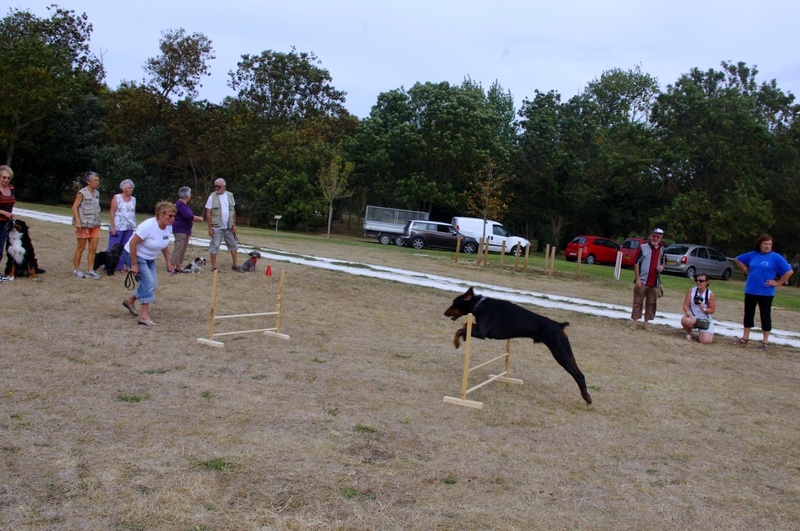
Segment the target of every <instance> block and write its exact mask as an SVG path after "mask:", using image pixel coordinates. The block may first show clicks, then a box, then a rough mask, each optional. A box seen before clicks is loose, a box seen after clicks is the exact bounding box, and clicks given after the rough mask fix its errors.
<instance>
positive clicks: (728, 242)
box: [653, 62, 797, 250]
mask: <svg viewBox="0 0 800 531" xmlns="http://www.w3.org/2000/svg"><path fill="white" fill-rule="evenodd" d="M757 73H758V71H757V69H756V68H750V67H748V66H746V65H745V64H743V63H737V64H733V63H727V62H725V63H722V70H714V69H709V70H708V71H706V72H702V71H700V70H698V69H696V68H695V69H692V70H691V71H690V72H689V73H688V74H685V75H683V76H681V78H680V79H679V80H678V81H677V82H676V83H675V85H670V86H668V87H667V91H666V92H665V93H664V94H662V95H661V96H659V98H658V100H657V103H656V105H655V107H654V111H653V116H654V120H655V122H656V126H657V133H658V135H659V139H660V144H661V146H660V147H661V153H660V155H661V157H660V164H659V177H660V178H661V180H662V182H663V183H665V188H666V189H668V190H670V191H672V192H673V196H672V201H671V204H669V205H668V206H666V207H665V208H663V209H662V211H661V212H660V213H659V214H658V215H659V216H660V217H661V218H662V219H665V220H666V219H668V220H670V232H671V233H672V234H674V235H675V237H676V238H680V239H687V240H689V241H698V242H702V243H706V244H714V245H717V246H719V247H721V248H722V249H723V250H725V249H728V248H731V247H735V246H739V245H741V244H742V243H743V242H748V244H749V242H750V241H752V240H753V236H754V235H757V234H759V233H762V232H764V231H766V230H768V229H769V228H770V227H771V226H772V225H773V223H774V219H775V217H774V212H773V210H772V202H771V198H772V197H774V194H773V193H772V192H771V191H769V190H770V189H769V188H768V186H767V184H768V182H769V181H770V179H771V171H770V161H773V160H774V156H773V152H774V148H773V146H774V141H775V137H774V131H775V130H780V129H783V128H784V127H785V126H786V124H787V123H790V122H791V120H792V117H793V116H796V113H797V109H796V107H795V106H793V105H791V99H792V98H788V97H785V96H784V97H782V95H781V94H779V93H778V92H777V91H776V87H775V86H774V83H764V84H761V85H759V84H758V83H757V82H756V75H757ZM684 194H690V195H684ZM697 205H706V207H705V208H702V207H700V206H697Z"/></svg>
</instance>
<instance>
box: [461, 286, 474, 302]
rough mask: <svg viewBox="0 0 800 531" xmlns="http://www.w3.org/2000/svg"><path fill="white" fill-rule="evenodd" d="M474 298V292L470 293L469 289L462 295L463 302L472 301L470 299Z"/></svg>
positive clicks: (470, 289)
mask: <svg viewBox="0 0 800 531" xmlns="http://www.w3.org/2000/svg"><path fill="white" fill-rule="evenodd" d="M474 296H475V292H474V291H472V288H469V289H468V290H467V292H466V293H465V294H464V300H465V301H468V300H471V299H472V297H474Z"/></svg>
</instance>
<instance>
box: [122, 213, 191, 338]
mask: <svg viewBox="0 0 800 531" xmlns="http://www.w3.org/2000/svg"><path fill="white" fill-rule="evenodd" d="M176 212H177V209H176V208H175V204H174V203H170V202H169V201H160V202H159V203H158V204H157V205H156V216H155V217H154V218H150V219H147V220H145V221H144V222H142V223H141V224H140V225H139V226H138V227H137V228H136V232H134V233H133V236H132V237H131V239H130V240H128V243H126V244H125V252H124V253H123V254H122V258H123V259H124V260H125V265H127V266H128V268H129V269H130V271H131V273H133V274H134V276H136V279H137V280H138V281H139V287H138V288H136V291H134V292H133V295H131V296H130V297H127V298H126V299H125V300H124V301H122V305H123V306H124V307H125V308H126V309H127V310H128V311H129V312H130V313H131V315H134V316H136V315H138V316H139V324H140V325H143V326H156V323H155V322H154V321H153V320H152V319H150V303H152V302H155V300H156V297H155V293H156V288H157V287H158V277H157V276H156V269H157V268H156V256H158V252H159V251H161V254H163V255H164V259H165V260H166V261H167V270H168V271H169V272H170V273H172V272H173V266H172V263H170V260H169V237H170V235H171V234H172V222H173V221H175V213H176ZM136 299H139V302H141V304H142V306H141V310H140V312H137V311H136V308H135V304H136Z"/></svg>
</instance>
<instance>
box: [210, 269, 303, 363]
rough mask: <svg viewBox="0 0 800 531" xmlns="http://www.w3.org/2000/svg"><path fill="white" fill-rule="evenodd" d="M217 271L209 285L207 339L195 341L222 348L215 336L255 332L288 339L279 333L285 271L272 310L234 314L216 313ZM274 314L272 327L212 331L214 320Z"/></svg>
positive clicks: (221, 343)
mask: <svg viewBox="0 0 800 531" xmlns="http://www.w3.org/2000/svg"><path fill="white" fill-rule="evenodd" d="M218 276H219V271H214V281H213V282H212V287H211V315H210V316H209V319H208V339H206V338H204V337H198V338H197V342H198V343H200V344H201V345H208V346H211V347H217V348H223V347H225V343H223V342H222V341H216V340H215V338H217V337H221V336H231V335H239V334H252V333H255V332H263V333H264V335H268V336H274V337H279V338H281V339H289V336H288V335H286V334H282V333H281V308H282V306H283V283H284V279H285V277H286V272H285V271H281V282H280V287H279V288H278V308H277V311H274V312H260V313H241V314H236V315H217V284H218V282H217V279H218ZM272 315H274V316H275V326H274V327H273V328H258V329H255V330H236V331H233V332H217V333H214V322H215V321H218V320H220V319H239V318H244V317H266V316H272Z"/></svg>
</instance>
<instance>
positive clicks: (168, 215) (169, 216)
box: [164, 214, 175, 218]
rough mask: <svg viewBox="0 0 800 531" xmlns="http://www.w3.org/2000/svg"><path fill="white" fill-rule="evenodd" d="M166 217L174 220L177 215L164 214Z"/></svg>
mask: <svg viewBox="0 0 800 531" xmlns="http://www.w3.org/2000/svg"><path fill="white" fill-rule="evenodd" d="M164 216H165V217H168V218H174V217H175V214H164Z"/></svg>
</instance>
